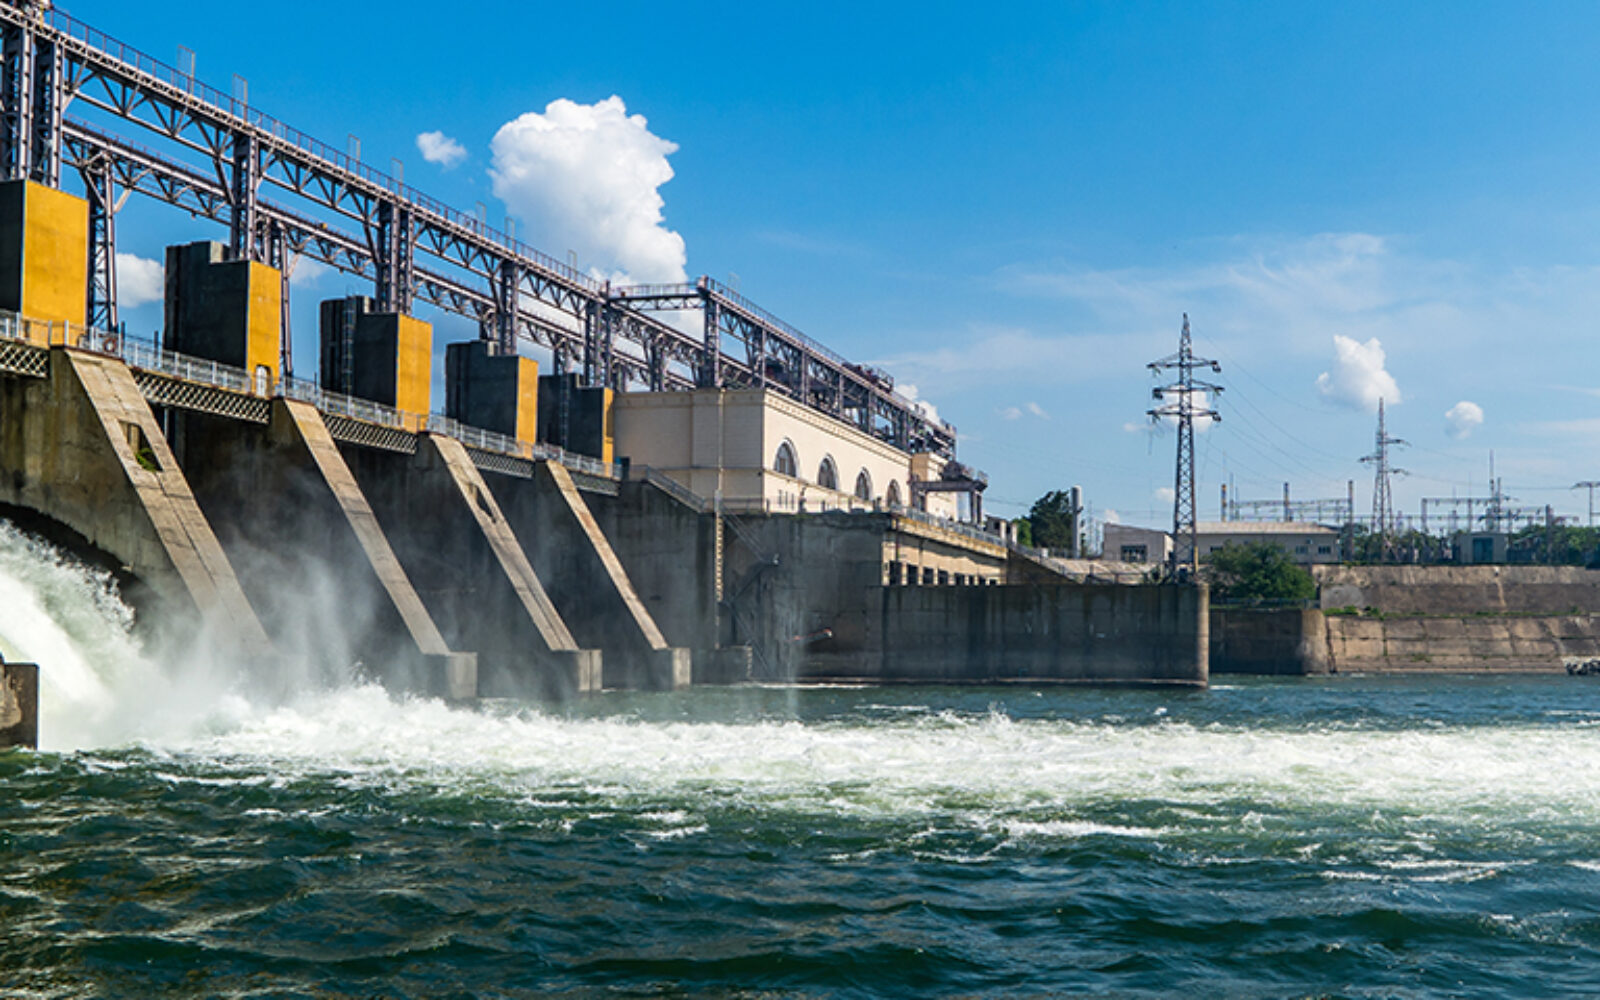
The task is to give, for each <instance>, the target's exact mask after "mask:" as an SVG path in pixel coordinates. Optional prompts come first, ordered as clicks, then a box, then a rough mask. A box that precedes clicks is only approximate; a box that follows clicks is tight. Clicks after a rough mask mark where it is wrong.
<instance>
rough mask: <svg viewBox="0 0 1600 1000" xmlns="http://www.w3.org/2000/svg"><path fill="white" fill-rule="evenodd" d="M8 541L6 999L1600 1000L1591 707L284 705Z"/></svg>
mask: <svg viewBox="0 0 1600 1000" xmlns="http://www.w3.org/2000/svg"><path fill="white" fill-rule="evenodd" d="M3 542H4V540H3V539H0V543H3ZM12 542H13V544H11V545H10V547H9V548H7V547H6V546H5V545H4V544H0V642H3V643H4V644H5V649H6V652H7V654H8V655H19V654H21V653H26V654H28V655H30V656H33V657H37V658H38V659H40V660H41V661H42V662H44V663H45V668H46V674H47V676H48V677H49V678H50V679H49V680H47V681H46V685H45V697H46V705H45V711H44V718H43V726H44V741H45V743H46V745H47V746H46V749H45V750H43V751H41V752H38V753H30V752H0V996H4V997H139V998H142V997H274V998H277V997H318V998H322V997H350V998H373V997H382V998H390V997H430V998H431V997H519V998H520V997H548V996H555V997H642V996H681V997H752V998H753V997H790V996H802V997H877V996H905V997H943V996H970V997H980V996H981V997H991V996H1018V997H1021V996H1041V995H1072V994H1079V993H1089V994H1095V995H1100V996H1112V997H1169V996H1175V995H1190V996H1196V997H1213V996H1215V997H1305V996H1331V997H1496V998H1499V997H1519V998H1527V997H1570V996H1582V995H1600V680H1595V679H1586V678H1567V677H1564V676H1561V677H1556V676H1550V677H1521V678H1492V677H1462V676H1456V677H1428V678H1389V679H1378V678H1355V677H1345V678H1335V679H1328V680H1273V681H1242V680H1239V681H1236V680H1232V679H1228V678H1222V679H1221V680H1220V683H1218V684H1217V685H1216V686H1214V687H1213V688H1212V689H1211V690H1209V691H1204V692H1175V691H1133V690H1079V689H1064V688H1058V689H1050V690H1043V691H1033V690H1026V689H1014V688H1006V689H999V688H991V689H970V688H969V689H952V688H893V689H845V688H831V689H804V690H800V689H791V688H753V689H701V690H695V691H692V692H684V693H677V694H671V695H652V696H639V695H622V694H615V695H612V694H608V695H604V696H600V697H595V698H592V699H589V700H586V701H584V702H582V703H580V704H578V705H577V706H576V707H574V708H572V709H570V710H566V711H554V710H547V709H545V710H542V709H539V708H536V707H534V706H529V705H522V704H514V703H495V704H490V705H486V706H483V707H481V708H479V709H475V710H462V709H452V708H448V707H445V706H444V705H441V704H439V703H437V702H430V701H422V700H406V699H396V698H393V697H391V696H389V695H387V694H385V693H384V692H383V691H381V690H379V689H377V688H375V687H371V686H363V685H359V684H348V685H342V686H333V687H330V688H327V689H322V690H316V691H312V692H307V693H305V694H303V695H302V696H300V697H297V698H293V699H289V700H273V699H262V698H253V697H247V696H244V695H241V694H238V693H236V692H234V691H233V690H232V689H230V687H229V684H228V683H226V682H225V681H226V678H225V677H223V678H222V679H218V678H217V676H216V675H217V673H218V672H217V671H211V672H207V671H206V669H205V665H204V664H190V665H189V666H188V667H186V668H173V669H174V670H175V671H176V673H170V674H169V673H168V672H164V671H159V670H156V669H155V668H153V667H150V666H148V665H144V664H142V663H141V662H140V661H138V660H137V659H136V658H135V659H132V660H130V659H128V658H127V655H132V654H128V651H127V650H126V649H124V647H123V646H122V645H119V643H124V642H126V639H125V637H123V638H119V636H120V635H121V632H120V630H121V628H122V627H123V625H124V624H125V623H124V622H123V620H122V618H121V617H120V612H118V610H117V607H118V606H117V605H116V604H115V602H114V601H110V600H103V599H101V598H97V597H96V596H95V594H96V587H98V586H99V584H98V583H97V581H96V580H94V579H93V578H92V577H88V576H84V575H82V574H81V571H74V570H71V569H70V567H65V566H61V565H56V564H53V563H51V562H50V560H49V559H48V558H46V557H43V556H41V554H40V553H39V552H38V551H35V550H31V549H28V548H26V547H24V546H20V545H19V544H16V543H15V540H14V539H13V540H12ZM75 573H76V574H77V575H74V574H75ZM30 601H31V602H32V603H29V602H30ZM85 609H87V610H85ZM91 612H92V613H91ZM125 654H126V655H125ZM52 661H53V663H52ZM207 677H210V678H211V679H212V681H213V682H214V683H212V684H210V685H208V684H207V683H204V679H205V678H207ZM130 705H131V706H134V707H136V708H137V709H138V711H137V712H134V711H131V710H130V709H129V708H128V706H130Z"/></svg>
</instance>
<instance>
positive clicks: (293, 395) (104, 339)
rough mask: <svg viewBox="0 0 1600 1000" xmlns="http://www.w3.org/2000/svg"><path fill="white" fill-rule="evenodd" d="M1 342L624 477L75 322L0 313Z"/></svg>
mask: <svg viewBox="0 0 1600 1000" xmlns="http://www.w3.org/2000/svg"><path fill="white" fill-rule="evenodd" d="M0 340H7V341H15V342H18V343H23V344H30V345H32V346H34V347H63V346H64V347H75V348H78V349H79V350H85V351H93V352H95V353H96V354H104V355H106V356H108V357H114V358H120V359H121V360H122V361H124V362H126V363H127V365H128V367H130V368H136V369H139V370H140V371H147V372H155V373H157V374H160V375H167V376H170V377H172V378H177V379H182V380H183V381H186V382H195V383H198V384H201V385H208V386H212V387H214V388H218V389H226V390H228V391H229V392H237V393H241V394H244V395H251V396H260V397H271V396H274V395H279V396H283V397H284V398H285V399H293V400H298V401H300V402H303V403H309V404H311V405H312V406H314V407H316V408H317V410H319V411H320V412H322V413H324V414H331V415H334V416H341V417H350V418H352V419H354V420H361V421H365V422H366V423H369V424H377V425H378V426H380V427H390V428H394V429H396V430H402V431H409V432H413V433H415V432H419V431H430V432H432V433H436V434H444V435H447V436H449V437H453V438H455V439H457V440H459V441H460V442H461V443H462V444H464V445H466V446H467V447H469V448H476V449H478V450H480V451H489V452H496V453H499V454H502V455H511V456H514V457H518V458H529V459H542V460H545V461H550V462H558V463H560V464H561V465H564V466H566V467H567V468H569V469H572V470H573V471H575V472H581V473H585V474H587V475H591V476H596V477H599V478H602V479H621V478H622V466H621V465H619V464H616V463H606V462H603V461H601V460H600V459H598V458H591V457H589V456H588V455H577V454H574V453H572V452H569V451H567V450H565V449H563V448H558V447H555V446H554V445H547V444H538V443H526V444H525V443H523V442H520V441H518V440H517V439H516V438H513V437H510V436H509V435H505V434H499V433H496V432H495V431H489V430H484V429H483V428H481V427H473V426H471V425H469V424H463V423H461V422H460V421H458V420H453V419H451V418H450V417H446V416H444V415H443V414H439V413H430V414H428V415H426V416H423V415H420V414H415V413H407V412H405V411H403V410H397V409H395V408H394V407H392V406H385V405H383V404H382V403H374V402H372V401H371V400H368V399H360V398H357V397H355V396H347V395H345V394H344V393H340V392H333V391H332V390H329V389H324V388H322V387H321V386H320V385H317V384H316V383H315V382H311V381H308V380H306V379H298V378H293V377H284V378H280V379H278V380H277V381H276V382H275V383H274V382H273V381H272V380H270V379H268V378H265V377H261V378H257V377H253V376H252V375H251V374H250V373H249V372H247V371H245V370H244V369H242V368H235V367H233V366H232V365H225V364H222V363H220V362H217V361H208V360H206V359H205V358H196V357H193V356H192V355H188V354H179V353H178V352H176V351H165V350H162V349H161V348H159V347H157V346H156V345H154V344H150V343H146V342H144V341H139V340H131V339H129V338H127V337H124V336H121V335H119V334H116V333H112V332H110V331H107V330H98V329H95V328H94V327H90V326H84V325H82V324H79V323H67V322H51V321H45V320H36V319H30V318H28V317H25V316H22V315H19V314H17V313H14V312H9V311H6V310H0Z"/></svg>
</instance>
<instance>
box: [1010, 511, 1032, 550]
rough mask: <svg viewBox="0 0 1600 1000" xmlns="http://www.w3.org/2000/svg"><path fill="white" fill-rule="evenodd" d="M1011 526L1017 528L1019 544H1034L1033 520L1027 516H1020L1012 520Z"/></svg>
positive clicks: (1030, 545)
mask: <svg viewBox="0 0 1600 1000" xmlns="http://www.w3.org/2000/svg"><path fill="white" fill-rule="evenodd" d="M1011 526H1012V527H1013V528H1015V529H1016V532H1017V544H1018V545H1027V546H1029V547H1030V548H1031V547H1032V545H1033V522H1032V521H1030V520H1028V519H1027V518H1025V517H1019V518H1017V519H1016V520H1015V521H1012V522H1011Z"/></svg>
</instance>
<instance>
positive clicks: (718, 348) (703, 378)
mask: <svg viewBox="0 0 1600 1000" xmlns="http://www.w3.org/2000/svg"><path fill="white" fill-rule="evenodd" d="M703 301H704V302H705V306H704V308H702V309H701V313H702V314H703V316H704V317H705V351H704V353H703V356H702V358H701V364H700V371H699V372H698V373H697V374H698V380H699V385H700V388H702V389H719V388H721V387H722V364H721V362H722V311H721V310H720V309H718V308H717V303H716V302H715V301H714V300H713V299H711V297H710V296H706V297H705V298H704V299H703Z"/></svg>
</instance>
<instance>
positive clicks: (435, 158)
mask: <svg viewBox="0 0 1600 1000" xmlns="http://www.w3.org/2000/svg"><path fill="white" fill-rule="evenodd" d="M417 152H419V153H421V154H422V158H423V159H424V160H427V161H428V162H429V163H437V164H438V165H439V166H441V167H443V168H445V169H446V170H449V169H450V168H451V167H454V166H455V165H456V164H458V163H460V162H461V161H462V160H465V159H466V158H467V147H465V146H463V145H461V143H459V142H456V141H455V140H454V139H452V138H450V137H449V136H447V135H445V134H444V133H443V132H438V131H435V132H423V133H421V134H419V135H418V136H417Z"/></svg>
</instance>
